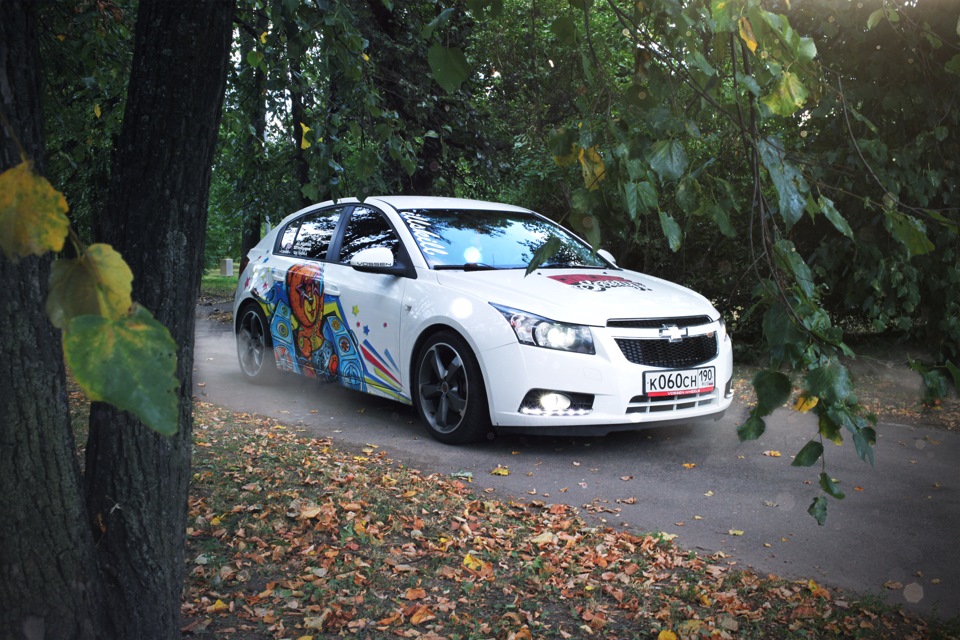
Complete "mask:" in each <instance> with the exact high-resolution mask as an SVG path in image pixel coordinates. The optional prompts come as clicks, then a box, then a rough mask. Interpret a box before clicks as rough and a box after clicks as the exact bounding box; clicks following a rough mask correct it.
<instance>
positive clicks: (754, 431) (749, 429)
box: [737, 415, 767, 442]
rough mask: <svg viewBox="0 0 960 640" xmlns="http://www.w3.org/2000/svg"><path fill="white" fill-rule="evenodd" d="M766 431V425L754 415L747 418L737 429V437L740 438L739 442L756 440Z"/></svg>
mask: <svg viewBox="0 0 960 640" xmlns="http://www.w3.org/2000/svg"><path fill="white" fill-rule="evenodd" d="M766 429H767V425H766V423H765V422H764V421H763V418H761V417H759V416H756V415H751V416H750V417H749V418H747V421H746V422H744V423H743V424H742V425H740V426H739V427H737V435H738V436H739V437H740V442H746V441H747V440H757V439H758V438H760V436H762V435H763V432H764V431H766Z"/></svg>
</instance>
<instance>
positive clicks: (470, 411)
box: [414, 331, 491, 444]
mask: <svg viewBox="0 0 960 640" xmlns="http://www.w3.org/2000/svg"><path fill="white" fill-rule="evenodd" d="M414 380H415V382H416V389H417V409H418V410H419V412H420V417H421V418H423V421H424V422H425V423H426V425H427V429H428V430H429V431H430V435H432V436H433V437H434V438H436V439H437V440H439V441H440V442H446V443H448V444H465V443H468V442H477V441H479V440H482V439H483V438H484V437H485V436H486V435H487V433H489V432H490V428H491V427H490V409H489V407H488V405H487V393H486V390H485V388H484V386H483V376H482V375H481V373H480V365H479V364H477V359H476V357H475V356H474V355H473V351H472V350H471V349H470V345H468V344H467V343H466V341H465V340H464V339H463V338H461V337H460V336H459V335H457V334H455V333H453V332H450V331H441V332H439V333H437V334H435V335H433V336H431V337H430V338H429V339H428V340H427V341H426V343H424V345H423V347H422V348H421V349H420V352H419V354H418V356H417V370H416V372H415V374H414Z"/></svg>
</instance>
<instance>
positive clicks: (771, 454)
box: [763, 450, 781, 458]
mask: <svg viewBox="0 0 960 640" xmlns="http://www.w3.org/2000/svg"><path fill="white" fill-rule="evenodd" d="M763 455H765V456H767V457H768V458H779V457H780V456H781V453H780V452H779V451H775V450H770V451H764V452H763Z"/></svg>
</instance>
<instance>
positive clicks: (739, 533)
mask: <svg viewBox="0 0 960 640" xmlns="http://www.w3.org/2000/svg"><path fill="white" fill-rule="evenodd" d="M727 533H729V534H730V535H731V536H742V535H743V531H742V530H740V529H730V530H729V531H727Z"/></svg>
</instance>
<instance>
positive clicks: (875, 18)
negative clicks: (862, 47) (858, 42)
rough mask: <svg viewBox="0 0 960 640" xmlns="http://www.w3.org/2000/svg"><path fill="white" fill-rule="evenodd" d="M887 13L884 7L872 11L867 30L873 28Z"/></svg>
mask: <svg viewBox="0 0 960 640" xmlns="http://www.w3.org/2000/svg"><path fill="white" fill-rule="evenodd" d="M885 15H887V12H886V10H884V9H877V10H876V11H874V12H873V13H871V14H870V17H868V18H867V30H870V29H873V28H874V27H875V26H877V25H878V24H880V21H881V20H883V17H884V16H885Z"/></svg>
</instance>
